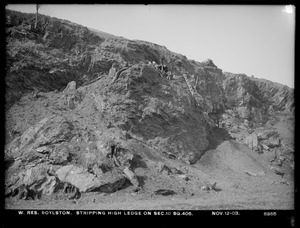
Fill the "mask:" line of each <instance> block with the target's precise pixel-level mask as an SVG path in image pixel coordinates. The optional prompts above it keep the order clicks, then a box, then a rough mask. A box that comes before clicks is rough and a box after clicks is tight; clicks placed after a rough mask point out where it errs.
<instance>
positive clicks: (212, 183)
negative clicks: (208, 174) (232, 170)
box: [201, 181, 218, 191]
mask: <svg viewBox="0 0 300 228" xmlns="http://www.w3.org/2000/svg"><path fill="white" fill-rule="evenodd" d="M201 189H202V190H205V191H209V190H214V191H216V190H218V189H217V182H216V181H210V182H206V183H205V185H204V186H202V187H201Z"/></svg>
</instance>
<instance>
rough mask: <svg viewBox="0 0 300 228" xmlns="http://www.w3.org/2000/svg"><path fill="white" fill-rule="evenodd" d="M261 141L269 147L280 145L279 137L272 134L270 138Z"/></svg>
mask: <svg viewBox="0 0 300 228" xmlns="http://www.w3.org/2000/svg"><path fill="white" fill-rule="evenodd" d="M263 143H264V144H265V145H266V146H267V147H269V148H275V147H280V146H281V141H280V139H279V138H277V137H274V136H272V137H271V138H268V139H267V140H264V141H263Z"/></svg>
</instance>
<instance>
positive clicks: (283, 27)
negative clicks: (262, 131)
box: [7, 5, 295, 88]
mask: <svg viewBox="0 0 300 228" xmlns="http://www.w3.org/2000/svg"><path fill="white" fill-rule="evenodd" d="M7 8H9V9H13V10H17V11H22V12H35V5H8V6H7ZM40 12H41V13H42V14H46V15H49V16H52V17H57V18H62V19H67V20H69V21H72V22H75V23H78V24H81V25H84V26H87V27H90V28H94V29H97V30H100V31H103V32H107V33H111V34H113V35H117V36H122V37H125V38H128V39H138V40H145V41H149V42H152V43H156V44H160V45H164V46H166V47H167V48H168V49H169V50H170V51H174V52H177V53H180V54H183V55H185V56H186V57H187V58H188V59H194V60H196V61H203V60H205V59H207V58H210V59H212V60H213V61H214V63H215V64H216V65H217V66H218V67H219V68H221V69H222V70H223V71H228V72H232V73H245V74H246V75H248V76H252V75H254V77H257V78H265V79H268V80H271V81H275V82H279V83H281V84H284V85H288V86H289V87H292V88H294V47H295V8H294V7H293V6H285V5H277V6H272V5H267V6H253V5H252V6H246V5H240V6H233V5H228V6H226V5H222V6H218V5H42V7H41V9H40Z"/></svg>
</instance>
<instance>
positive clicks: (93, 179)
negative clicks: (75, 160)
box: [56, 165, 126, 192]
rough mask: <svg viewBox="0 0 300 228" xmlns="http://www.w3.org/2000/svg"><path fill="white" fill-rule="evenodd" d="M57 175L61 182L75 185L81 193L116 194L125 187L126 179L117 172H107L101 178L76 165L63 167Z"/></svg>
mask: <svg viewBox="0 0 300 228" xmlns="http://www.w3.org/2000/svg"><path fill="white" fill-rule="evenodd" d="M56 174H57V176H58V178H59V180H61V181H62V182H67V183H70V184H72V185H74V186H75V187H77V188H78V189H79V191H80V192H89V191H100V192H114V191H117V190H118V189H119V188H121V187H122V186H123V185H124V183H125V179H126V178H125V177H124V176H123V175H122V174H121V173H120V172H117V171H111V172H106V173H104V174H103V175H101V177H97V176H96V175H94V174H91V173H89V172H87V171H85V170H84V169H83V168H80V167H77V166H74V165H67V166H63V167H61V168H60V169H58V170H57V171H56Z"/></svg>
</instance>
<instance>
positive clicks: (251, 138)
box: [244, 133, 258, 150]
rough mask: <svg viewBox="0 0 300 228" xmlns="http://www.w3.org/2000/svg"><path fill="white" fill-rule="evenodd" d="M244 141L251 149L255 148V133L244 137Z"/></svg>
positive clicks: (256, 142) (256, 144) (256, 145)
mask: <svg viewBox="0 0 300 228" xmlns="http://www.w3.org/2000/svg"><path fill="white" fill-rule="evenodd" d="M244 143H245V144H246V145H248V147H249V148H250V149H251V150H255V149H257V147H258V140H257V134H256V133H252V134H251V135H249V136H247V137H246V138H245V139H244Z"/></svg>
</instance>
